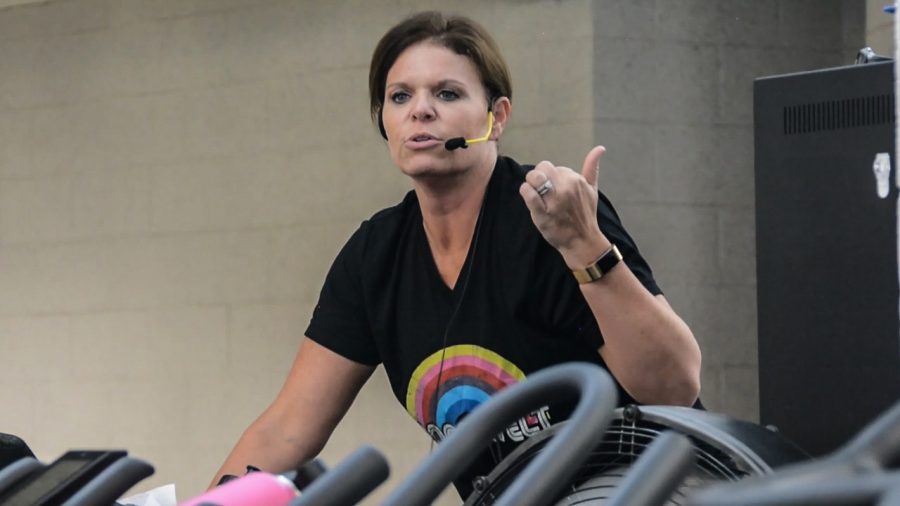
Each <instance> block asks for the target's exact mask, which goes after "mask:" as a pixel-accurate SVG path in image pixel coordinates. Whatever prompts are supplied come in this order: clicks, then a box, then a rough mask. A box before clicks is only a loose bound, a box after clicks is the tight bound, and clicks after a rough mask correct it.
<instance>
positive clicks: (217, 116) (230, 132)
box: [181, 84, 269, 157]
mask: <svg viewBox="0 0 900 506" xmlns="http://www.w3.org/2000/svg"><path fill="white" fill-rule="evenodd" d="M266 96H267V93H266V87H265V86H264V85H262V84H245V85H238V86H230V87H224V88H206V89H202V90H199V91H195V92H189V93H186V94H185V95H184V102H183V103H184V106H185V110H184V111H182V116H181V118H182V120H183V121H184V122H185V128H184V134H185V139H184V148H185V152H186V153H187V155H188V156H191V157H203V156H221V155H234V154H239V153H243V152H248V151H250V152H255V151H260V150H261V149H263V148H264V147H265V146H266V143H267V142H268V136H267V128H266V127H267V124H268V121H269V118H268V117H267V114H266V113H267V109H266Z"/></svg>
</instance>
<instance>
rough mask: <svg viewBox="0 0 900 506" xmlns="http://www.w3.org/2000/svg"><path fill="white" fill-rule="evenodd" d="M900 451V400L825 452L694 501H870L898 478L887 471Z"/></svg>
mask: <svg viewBox="0 0 900 506" xmlns="http://www.w3.org/2000/svg"><path fill="white" fill-rule="evenodd" d="M898 456H900V403H897V404H895V405H894V406H893V407H892V408H891V409H889V410H888V411H887V412H885V413H884V414H882V415H881V416H879V417H878V418H876V419H875V421H873V422H872V423H870V424H869V425H867V426H866V427H865V428H864V429H863V430H862V431H861V432H860V433H859V434H857V435H856V436H855V437H854V438H853V439H851V440H850V441H849V442H848V443H847V444H845V445H844V446H842V447H841V448H839V449H838V450H837V451H835V452H834V453H832V454H830V455H828V456H827V457H825V458H823V459H821V460H818V461H815V462H810V463H804V464H795V465H790V466H785V467H783V468H780V469H779V470H778V472H777V473H775V474H773V475H769V476H764V477H762V476H761V477H753V478H747V479H744V480H742V481H740V482H738V483H733V484H727V485H717V486H714V487H710V488H708V489H705V490H702V491H700V492H698V493H697V494H695V495H694V496H692V497H690V498H689V501H688V504H691V505H693V506H707V505H710V506H711V505H713V504H715V505H741V506H751V505H753V506H758V505H769V504H779V505H794V504H796V505H799V504H835V505H837V504H869V503H871V502H872V501H873V500H874V499H876V498H877V497H879V496H880V495H881V494H882V493H885V491H886V490H887V489H888V488H890V486H891V485H892V484H896V483H898V481H900V472H896V471H891V472H883V471H884V469H885V468H886V467H887V466H889V465H891V464H892V463H893V462H894V461H895V460H896V459H897V457H898Z"/></svg>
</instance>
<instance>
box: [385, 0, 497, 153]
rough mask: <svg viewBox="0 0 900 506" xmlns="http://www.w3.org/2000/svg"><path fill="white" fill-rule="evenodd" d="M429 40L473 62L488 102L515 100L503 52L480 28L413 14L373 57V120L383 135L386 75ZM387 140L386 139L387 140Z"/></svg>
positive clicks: (438, 16) (432, 14) (433, 13)
mask: <svg viewBox="0 0 900 506" xmlns="http://www.w3.org/2000/svg"><path fill="white" fill-rule="evenodd" d="M425 40H429V41H433V42H434V43H436V44H438V45H441V46H444V47H446V48H447V49H449V50H451V51H453V52H454V53H456V54H458V55H461V56H465V57H467V58H469V59H470V60H472V63H473V64H474V65H475V69H476V70H477V71H478V75H479V76H480V77H481V83H482V85H484V88H485V90H486V91H487V95H488V100H491V101H492V100H494V99H497V98H500V97H507V98H509V99H510V100H512V83H511V82H510V78H509V69H508V68H507V66H506V61H504V59H503V56H502V55H501V54H500V48H499V47H497V43H496V42H494V39H493V38H492V37H491V36H490V34H489V33H488V32H487V30H485V29H484V27H482V26H481V25H479V24H478V23H476V22H475V21H472V20H471V19H469V18H466V17H463V16H454V15H445V14H443V13H441V12H436V11H426V12H420V13H418V14H414V15H412V16H410V17H408V18H406V19H404V20H403V21H401V22H400V23H398V24H397V25H395V26H394V27H393V28H391V29H390V30H388V32H387V33H386V34H384V37H382V38H381V40H380V41H379V42H378V45H377V46H376V47H375V52H374V53H372V63H371V64H370V66H369V108H370V112H371V114H372V120H373V121H376V122H377V123H378V127H379V129H381V134H382V135H385V133H384V127H383V126H382V124H381V121H380V120H381V109H382V108H383V107H384V92H385V86H386V81H387V74H388V71H389V70H390V69H391V67H392V66H393V65H394V62H395V61H397V58H398V57H399V56H400V54H401V53H402V52H403V51H405V50H406V48H408V47H410V46H412V45H414V44H417V43H419V42H422V41H425ZM489 105H490V104H489ZM385 138H386V137H385Z"/></svg>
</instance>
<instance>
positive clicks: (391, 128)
mask: <svg viewBox="0 0 900 506" xmlns="http://www.w3.org/2000/svg"><path fill="white" fill-rule="evenodd" d="M487 104H488V102H487V96H486V94H485V90H484V86H483V85H482V84H481V79H480V77H479V75H478V71H477V70H476V69H475V65H473V64H472V62H471V61H470V60H469V59H468V58H466V57H464V56H460V55H458V54H456V53H454V52H453V51H451V50H449V49H447V48H445V47H443V46H440V45H437V44H435V43H433V42H430V41H425V42H420V43H418V44H415V45H412V46H410V47H408V48H407V49H406V50H405V51H403V52H402V53H400V56H399V57H398V58H397V61H395V62H394V65H393V66H392V67H391V68H390V70H389V71H388V73H387V79H386V84H385V97H384V108H383V110H382V115H383V116H382V119H383V121H384V129H385V131H386V132H387V138H388V147H389V149H390V152H391V158H392V159H393V160H394V163H395V164H396V165H397V166H398V167H399V168H400V170H401V171H403V173H405V174H407V175H409V176H412V177H417V176H433V175H441V174H450V173H454V172H460V171H464V170H466V168H468V167H471V166H473V165H475V164H478V163H482V162H487V163H490V165H491V166H493V161H494V159H495V158H496V156H497V154H496V145H495V144H494V143H492V142H486V143H480V144H473V145H472V146H470V147H468V148H467V149H457V150H455V151H447V150H446V149H445V148H444V143H445V142H446V141H447V139H451V138H453V137H466V138H469V139H471V138H477V137H482V136H483V135H484V134H485V132H486V131H487V126H488V125H487V123H488V119H487V113H488V110H487ZM500 129H502V125H501V126H499V128H495V130H494V135H493V136H492V138H496V137H497V135H498V134H499V132H500Z"/></svg>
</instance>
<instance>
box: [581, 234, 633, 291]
mask: <svg viewBox="0 0 900 506" xmlns="http://www.w3.org/2000/svg"><path fill="white" fill-rule="evenodd" d="M621 261H622V253H619V248H617V247H616V245H615V244H613V245H612V246H610V247H609V249H608V250H606V251H604V252H603V253H601V254H600V257H598V258H597V260H595V261H594V263H592V264H591V265H588V266H587V267H585V268H584V269H578V270H573V271H572V274H573V275H574V276H575V279H577V280H578V284H581V285H583V284H585V283H591V282H594V281H597V280H598V279H600V278H602V277H603V275H604V274H606V273H608V272H609V271H610V270H612V268H613V267H615V266H616V264H618V263H619V262H621Z"/></svg>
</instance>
